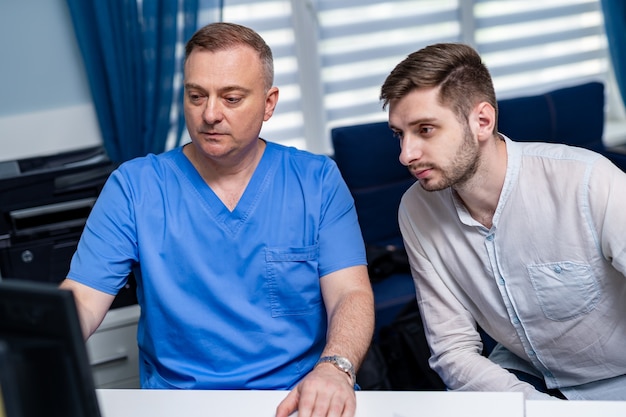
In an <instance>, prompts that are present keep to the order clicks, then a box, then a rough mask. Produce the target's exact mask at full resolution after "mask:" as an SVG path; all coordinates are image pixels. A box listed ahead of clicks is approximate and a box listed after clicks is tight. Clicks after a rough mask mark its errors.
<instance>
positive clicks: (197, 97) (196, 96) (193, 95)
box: [188, 93, 202, 102]
mask: <svg viewBox="0 0 626 417" xmlns="http://www.w3.org/2000/svg"><path fill="white" fill-rule="evenodd" d="M188 97H189V100H190V101H191V102H197V101H199V100H200V99H201V98H202V96H201V95H200V94H198V93H189V94H188Z"/></svg>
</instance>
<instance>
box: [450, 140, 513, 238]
mask: <svg viewBox="0 0 626 417" xmlns="http://www.w3.org/2000/svg"><path fill="white" fill-rule="evenodd" d="M506 167H507V150H506V142H505V141H504V140H501V139H496V140H495V141H493V142H491V143H489V144H486V146H485V147H484V148H483V149H482V152H481V163H480V166H479V168H478V170H477V171H476V174H474V176H473V177H472V178H471V179H470V180H469V181H467V182H466V183H464V184H461V185H458V186H454V187H453V189H454V191H455V192H456V194H457V196H458V197H459V199H460V200H461V201H462V202H463V204H464V205H465V208H466V209H467V211H468V212H469V213H470V215H471V216H472V218H473V219H474V220H476V221H477V222H479V223H480V224H482V225H483V226H485V227H486V228H488V229H490V228H491V227H492V226H493V216H494V214H495V212H496V208H497V207H498V202H499V200H500V193H501V192H502V187H503V186H504V179H505V176H506Z"/></svg>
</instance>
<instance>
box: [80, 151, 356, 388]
mask: <svg viewBox="0 0 626 417" xmlns="http://www.w3.org/2000/svg"><path fill="white" fill-rule="evenodd" d="M365 263H366V260H365V249H364V245H363V241H362V237H361V232H360V229H359V225H358V221H357V216H356V212H355V209H354V203H353V199H352V197H351V195H350V192H349V190H348V188H347V187H346V185H345V183H344V181H343V179H342V177H341V175H340V173H339V170H338V169H337V167H336V165H335V163H334V162H333V161H332V160H331V159H330V158H328V157H326V156H321V155H314V154H311V153H308V152H305V151H300V150H297V149H295V148H288V147H284V146H281V145H277V144H273V143H270V142H268V143H267V147H266V149H265V152H264V154H263V157H262V159H261V161H260V163H259V166H258V167H257V169H256V171H255V173H254V175H253V176H252V178H251V181H250V183H249V185H248V187H247V189H246V190H245V192H244V194H243V196H242V198H241V200H240V201H239V203H238V205H237V207H236V208H235V209H234V210H233V211H232V212H231V211H230V210H228V208H227V207H226V206H224V204H223V203H222V202H221V200H220V199H219V198H218V197H217V196H216V194H214V193H213V191H212V190H211V188H210V187H208V186H207V184H206V183H205V182H204V180H203V179H202V178H201V176H200V175H199V173H198V172H197V171H196V170H195V168H194V167H193V165H192V164H191V163H190V161H189V160H188V159H187V157H186V156H185V155H184V154H183V152H182V147H180V148H177V149H174V150H172V151H169V152H167V153H163V154H160V155H158V156H155V155H148V156H146V157H142V158H137V159H134V160H132V161H129V162H126V163H124V164H122V165H121V166H120V168H119V169H118V170H116V171H115V172H114V173H113V174H112V175H111V177H110V178H109V180H108V181H107V183H106V185H105V187H104V188H103V190H102V193H101V194H100V196H99V198H98V201H97V202H96V204H95V206H94V208H93V210H92V213H91V214H90V216H89V219H88V221H87V224H86V227H85V230H84V232H83V236H82V237H81V240H80V242H79V245H78V249H77V252H76V254H75V255H74V257H73V259H72V264H71V268H70V273H69V274H68V277H69V278H71V279H73V280H76V281H78V282H81V283H83V284H86V285H88V286H91V287H93V288H96V289H98V290H101V291H104V292H106V293H109V294H116V293H117V291H118V290H119V289H120V288H121V287H122V286H123V285H124V283H125V280H126V277H127V275H128V274H129V272H130V271H131V269H132V270H134V271H135V276H136V279H137V286H138V289H137V293H138V299H139V304H140V305H141V317H140V319H139V328H138V335H137V336H138V344H139V354H140V375H141V383H142V387H144V388H188V389H290V388H292V387H293V386H294V385H295V384H296V383H297V382H298V381H299V380H300V379H301V378H302V377H303V376H304V375H305V374H306V373H307V372H308V371H309V370H310V369H311V368H312V367H313V366H314V364H315V362H316V360H317V359H318V358H319V355H320V353H321V351H322V349H323V347H324V344H325V335H326V330H327V328H326V313H325V309H324V304H323V300H322V296H321V292H320V285H319V279H320V277H323V276H325V275H327V274H329V273H331V272H334V271H337V270H339V269H343V268H346V267H350V266H354V265H364V264H365Z"/></svg>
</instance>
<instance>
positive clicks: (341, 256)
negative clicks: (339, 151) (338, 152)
mask: <svg viewBox="0 0 626 417" xmlns="http://www.w3.org/2000/svg"><path fill="white" fill-rule="evenodd" d="M324 170H325V171H324V176H323V188H324V189H323V196H322V200H323V201H322V208H321V210H322V213H321V217H320V230H319V244H320V277H322V276H325V275H328V274H330V273H331V272H334V271H338V270H340V269H343V268H348V267H351V266H356V265H365V264H366V263H367V261H366V257H365V244H364V243H363V237H362V234H361V228H360V226H359V221H358V218H357V214H356V209H355V206H354V199H353V198H352V195H351V194H350V190H349V189H348V186H347V185H346V183H345V182H344V180H343V177H342V176H341V173H340V172H339V169H338V168H337V165H336V164H335V162H334V161H332V160H331V159H328V160H327V163H326V164H325V167H324Z"/></svg>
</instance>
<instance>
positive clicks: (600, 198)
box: [586, 158, 626, 276]
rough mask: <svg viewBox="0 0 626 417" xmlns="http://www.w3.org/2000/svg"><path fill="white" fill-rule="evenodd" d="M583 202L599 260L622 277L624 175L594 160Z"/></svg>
mask: <svg viewBox="0 0 626 417" xmlns="http://www.w3.org/2000/svg"><path fill="white" fill-rule="evenodd" d="M589 175H590V176H589V180H588V181H589V186H588V188H587V193H588V194H587V199H586V201H587V202H588V204H589V206H590V208H591V210H590V212H591V216H592V219H590V221H591V222H593V224H594V227H593V229H594V230H597V231H598V236H597V239H598V242H597V243H598V245H599V247H600V248H601V250H602V254H603V256H604V257H605V258H606V259H607V260H609V261H610V262H611V263H612V265H613V267H614V268H615V269H617V270H618V271H619V272H621V273H622V275H625V276H626V239H625V238H624V237H625V236H626V216H624V207H626V192H624V190H626V173H624V172H623V171H622V170H620V169H619V168H618V167H616V166H615V165H613V164H612V163H611V162H610V161H609V160H608V159H606V158H598V159H597V161H596V162H595V164H594V165H593V168H592V169H591V170H590V174H589Z"/></svg>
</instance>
